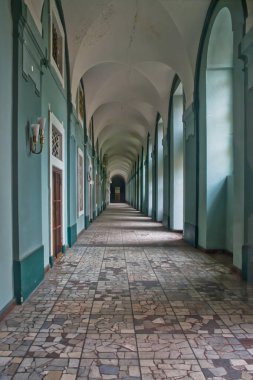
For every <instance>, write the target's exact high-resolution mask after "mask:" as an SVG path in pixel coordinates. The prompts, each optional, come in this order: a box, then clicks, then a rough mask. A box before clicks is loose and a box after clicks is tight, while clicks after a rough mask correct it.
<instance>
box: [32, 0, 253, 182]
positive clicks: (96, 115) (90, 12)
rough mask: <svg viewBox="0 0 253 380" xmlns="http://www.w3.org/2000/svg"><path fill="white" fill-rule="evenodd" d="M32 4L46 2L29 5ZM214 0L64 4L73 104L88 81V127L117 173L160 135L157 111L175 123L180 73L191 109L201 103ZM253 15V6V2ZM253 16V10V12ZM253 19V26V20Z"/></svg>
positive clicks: (77, 0)
mask: <svg viewBox="0 0 253 380" xmlns="http://www.w3.org/2000/svg"><path fill="white" fill-rule="evenodd" d="M26 2H27V3H28V5H29V3H30V6H32V3H33V4H36V3H37V6H36V7H35V6H34V7H35V8H38V7H39V6H38V3H40V4H41V3H43V0H26ZM210 2H211V0H62V6H63V12H64V16H65V22H66V29H67V39H68V46H69V57H70V70H71V90H72V99H73V100H74V99H75V98H76V96H75V94H76V90H77V86H78V83H79V81H80V79H81V78H83V81H84V87H85V100H86V117H87V125H89V122H90V119H91V117H92V116H93V122H94V132H95V139H96V140H97V139H98V141H99V146H100V148H101V149H102V153H103V154H107V155H108V170H109V172H110V174H111V175H113V174H117V173H118V174H121V175H123V176H124V177H125V178H127V177H128V176H129V174H130V170H131V168H132V166H133V163H134V161H136V159H137V157H138V154H140V152H141V149H142V147H144V149H145V148H146V141H147V134H148V133H150V135H151V138H152V139H153V137H154V127H155V120H156V115H157V112H159V113H160V114H161V116H162V119H163V121H164V125H166V124H167V118H168V115H167V113H168V101H169V94H170V89H171V84H172V81H173V78H174V75H175V73H176V74H177V75H178V76H179V77H180V79H181V81H182V84H183V88H184V93H185V97H186V106H188V105H190V104H191V102H192V100H193V86H194V70H195V62H196V57H197V51H198V45H199V40H200V35H201V32H202V28H203V24H204V20H205V16H206V13H207V9H208V7H209V5H210ZM248 2H249V10H250V12H251V11H253V2H252V0H248ZM250 12H249V13H250ZM249 22H250V21H249Z"/></svg>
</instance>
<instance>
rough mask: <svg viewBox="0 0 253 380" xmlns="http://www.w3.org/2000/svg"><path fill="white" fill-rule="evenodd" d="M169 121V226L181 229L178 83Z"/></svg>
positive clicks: (181, 135) (180, 104) (181, 139)
mask: <svg viewBox="0 0 253 380" xmlns="http://www.w3.org/2000/svg"><path fill="white" fill-rule="evenodd" d="M170 111H171V118H170V120H171V122H170V226H169V227H170V228H171V229H173V230H183V214H184V211H183V208H184V128H183V111H184V99H183V86H182V83H180V82H179V83H178V85H177V87H176V89H175V91H174V93H173V98H172V103H171V110H170Z"/></svg>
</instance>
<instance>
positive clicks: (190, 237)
mask: <svg viewBox="0 0 253 380" xmlns="http://www.w3.org/2000/svg"><path fill="white" fill-rule="evenodd" d="M183 238H184V240H185V241H186V242H187V243H188V244H190V245H192V246H193V247H196V246H197V240H198V228H197V226H195V225H194V224H191V223H184V236H183Z"/></svg>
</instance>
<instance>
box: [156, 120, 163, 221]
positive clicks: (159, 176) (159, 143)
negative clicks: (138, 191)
mask: <svg viewBox="0 0 253 380" xmlns="http://www.w3.org/2000/svg"><path fill="white" fill-rule="evenodd" d="M155 137H156V141H155V153H156V162H155V173H156V175H155V211H156V216H155V220H156V221H157V222H162V220H163V120H162V118H161V117H159V118H158V122H157V125H156V136H155Z"/></svg>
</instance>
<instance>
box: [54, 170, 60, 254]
mask: <svg viewBox="0 0 253 380" xmlns="http://www.w3.org/2000/svg"><path fill="white" fill-rule="evenodd" d="M60 252H62V171H61V170H60V169H57V168H55V167H53V255H54V257H57V256H58V254H59V253H60Z"/></svg>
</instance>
